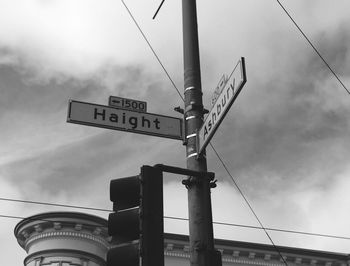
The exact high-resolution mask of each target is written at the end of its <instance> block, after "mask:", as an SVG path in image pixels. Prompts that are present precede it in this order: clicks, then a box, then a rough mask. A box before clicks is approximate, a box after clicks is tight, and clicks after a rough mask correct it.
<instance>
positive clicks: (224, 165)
mask: <svg viewBox="0 0 350 266" xmlns="http://www.w3.org/2000/svg"><path fill="white" fill-rule="evenodd" d="M210 147H211V148H212V149H213V151H214V153H215V154H216V156H217V157H218V159H219V160H220V162H221V164H222V166H223V167H224V168H225V170H226V172H227V174H228V175H229V176H230V177H231V180H232V182H233V183H234V184H235V186H236V188H237V189H238V191H239V193H240V194H241V196H242V197H243V199H244V201H245V202H246V204H247V205H248V207H249V209H250V211H251V212H252V213H253V215H254V217H255V219H256V220H257V221H258V223H259V224H260V226H261V229H263V230H264V232H265V234H266V236H267V237H268V239H269V240H270V242H271V244H272V245H273V247H274V249H275V250H276V251H277V252H278V254H279V255H280V257H281V259H282V261H283V262H284V264H285V265H288V263H287V261H286V260H285V259H284V257H283V256H282V254H281V252H280V251H279V249H278V248H277V246H276V245H275V243H274V242H273V240H272V238H271V236H270V235H269V233H268V232H267V230H266V229H265V227H264V225H263V224H262V222H261V221H260V219H259V217H258V215H257V214H256V213H255V211H254V209H253V207H252V206H251V204H250V203H249V201H248V199H247V198H246V196H245V195H244V194H243V191H242V190H241V189H240V187H239V186H238V184H237V182H236V181H235V179H234V178H233V176H232V175H231V173H230V171H229V170H228V168H227V167H226V164H225V163H224V161H223V160H222V159H221V157H220V156H219V154H218V152H217V151H216V149H215V148H214V146H213V145H212V144H211V143H210Z"/></svg>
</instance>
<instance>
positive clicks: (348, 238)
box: [164, 216, 350, 240]
mask: <svg viewBox="0 0 350 266" xmlns="http://www.w3.org/2000/svg"><path fill="white" fill-rule="evenodd" d="M164 218H166V219H171V220H179V221H188V219H187V218H181V217H173V216H164ZM213 224H217V225H225V226H234V227H242V228H248V229H258V230H263V229H265V230H267V231H275V232H281V233H291V234H299V235H307V236H316V237H326V238H335V239H342V240H350V237H346V236H336V235H327V234H318V233H309V232H304V231H295V230H286V229H277V228H268V227H265V228H261V227H259V226H253V225H244V224H234V223H224V222H213Z"/></svg>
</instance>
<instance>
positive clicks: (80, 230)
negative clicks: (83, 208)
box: [14, 212, 110, 266]
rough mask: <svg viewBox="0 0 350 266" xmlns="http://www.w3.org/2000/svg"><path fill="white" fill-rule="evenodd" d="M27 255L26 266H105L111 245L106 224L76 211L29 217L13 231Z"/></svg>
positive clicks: (94, 217)
mask: <svg viewBox="0 0 350 266" xmlns="http://www.w3.org/2000/svg"><path fill="white" fill-rule="evenodd" d="M14 233H15V236H16V238H17V241H18V243H19V245H20V246H21V247H22V248H23V249H24V250H25V251H26V252H27V254H28V255H27V257H26V258H25V259H24V265H25V266H39V265H40V266H73V265H74V266H104V265H105V264H106V263H105V257H106V253H107V251H108V248H109V246H110V243H109V240H110V237H109V236H108V233H107V221H106V220H105V219H102V218H100V217H97V216H94V215H89V214H84V213H77V212H48V213H42V214H38V215H34V216H31V217H28V218H26V219H24V220H22V221H21V222H19V223H18V224H17V225H16V227H15V230H14Z"/></svg>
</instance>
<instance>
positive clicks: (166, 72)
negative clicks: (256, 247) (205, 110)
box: [121, 0, 288, 266]
mask: <svg viewBox="0 0 350 266" xmlns="http://www.w3.org/2000/svg"><path fill="white" fill-rule="evenodd" d="M121 1H122V3H123V5H124V6H125V8H126V10H127V11H128V13H129V15H130V16H131V18H132V20H133V21H134V23H135V24H136V26H137V28H138V29H139V31H140V33H141V34H142V36H143V38H144V39H145V40H146V42H147V44H148V46H149V47H150V49H151V50H152V52H153V54H154V56H155V57H156V58H157V60H158V62H159V64H160V65H161V66H162V68H163V70H164V72H165V74H166V75H167V76H168V78H169V80H170V81H171V83H172V84H173V86H174V88H175V89H176V91H177V93H178V95H179V96H180V97H181V99H182V101H184V98H183V96H182V95H181V93H180V92H179V90H178V89H177V87H176V86H175V84H174V82H173V80H172V79H171V77H170V76H169V73H168V71H167V70H166V69H165V67H164V65H163V64H162V63H161V61H160V59H159V57H158V56H157V54H156V52H155V51H154V49H153V47H152V46H151V44H150V42H149V41H148V39H147V38H146V36H145V34H144V33H143V31H142V30H141V27H140V26H139V24H138V23H137V21H136V20H135V18H134V16H133V15H132V13H131V11H130V9H129V8H128V7H127V5H126V4H125V3H124V1H123V0H121ZM210 145H211V147H212V148H213V150H214V152H215V154H216V156H217V157H218V158H219V160H220V161H221V163H222V164H223V166H224V168H225V169H226V171H227V172H228V174H229V175H230V176H231V178H232V180H233V182H234V183H235V185H236V187H237V189H238V190H239V191H240V193H241V195H242V196H243V198H244V200H245V201H246V203H247V204H248V206H249V208H250V209H251V211H252V212H253V214H254V216H255V218H256V219H257V220H258V222H259V224H260V225H261V227H262V228H264V226H263V225H262V223H261V221H260V219H259V218H258V216H257V215H256V213H255V212H254V210H253V208H252V207H251V205H250V204H249V202H248V200H247V199H246V197H245V196H244V194H243V192H242V191H241V190H240V189H239V187H238V185H237V183H236V182H235V181H234V179H233V177H232V175H231V174H230V173H229V171H228V169H227V167H226V165H225V164H224V162H223V161H222V159H221V158H220V156H219V154H218V153H217V152H216V150H215V149H214V147H213V146H212V144H211V143H210ZM264 231H265V234H266V235H267V237H268V238H269V240H270V242H271V243H272V245H273V246H274V248H275V249H276V251H277V252H278V253H279V255H280V256H281V259H282V261H283V262H284V264H285V265H287V266H288V264H287V262H286V260H285V259H284V258H283V256H282V254H281V253H280V251H279V250H278V249H277V247H276V245H275V244H274V242H273V240H272V238H271V237H270V235H269V234H268V233H267V231H266V230H264Z"/></svg>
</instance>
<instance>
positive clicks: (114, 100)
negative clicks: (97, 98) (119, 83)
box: [108, 96, 147, 113]
mask: <svg viewBox="0 0 350 266" xmlns="http://www.w3.org/2000/svg"><path fill="white" fill-rule="evenodd" d="M108 105H109V106H113V107H117V108H120V109H125V110H132V111H137V112H143V113H145V112H147V103H146V102H144V101H138V100H132V99H128V98H122V97H117V96H109V100H108Z"/></svg>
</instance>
